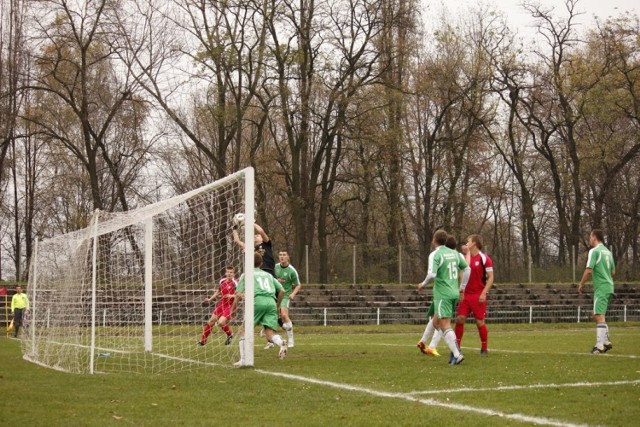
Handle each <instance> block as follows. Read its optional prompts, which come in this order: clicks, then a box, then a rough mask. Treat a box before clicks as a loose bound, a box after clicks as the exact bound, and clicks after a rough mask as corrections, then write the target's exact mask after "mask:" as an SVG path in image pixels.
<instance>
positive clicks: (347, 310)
mask: <svg viewBox="0 0 640 427" xmlns="http://www.w3.org/2000/svg"><path fill="white" fill-rule="evenodd" d="M432 299H433V287H432V286H429V287H428V288H427V289H424V290H422V291H421V292H418V290H417V286H416V285H414V284H406V285H399V284H394V285H366V284H365V285H307V286H303V289H302V292H301V293H300V294H299V295H298V297H297V298H296V301H295V302H294V304H293V305H292V312H291V313H292V316H293V317H294V318H296V322H297V323H303V324H306V323H310V324H313V323H318V322H320V321H321V320H322V318H323V311H325V310H326V311H328V312H329V313H330V317H331V319H332V323H336V321H338V322H344V323H351V324H354V323H355V324H357V323H368V322H369V323H370V322H371V321H372V316H376V311H377V310H376V308H379V309H380V310H379V312H382V313H383V314H384V315H383V316H382V317H383V318H382V319H377V318H376V319H375V320H376V321H379V322H380V323H394V322H407V323H421V322H424V318H425V311H426V309H427V307H428V306H429V304H430V303H431V301H432ZM592 304H593V287H592V286H591V284H588V285H587V286H586V287H585V289H584V293H583V294H579V293H578V287H577V285H576V284H566V283H564V284H556V283H554V284H522V283H521V284H496V285H494V286H493V288H492V289H491V292H490V295H489V310H490V312H491V313H496V314H497V311H501V312H503V313H507V314H506V315H507V316H508V313H509V310H514V313H515V310H519V311H520V312H521V311H522V309H529V308H531V307H535V308H541V307H545V308H548V309H549V311H550V312H551V313H554V312H555V311H556V309H557V311H559V312H562V311H566V310H567V309H570V308H577V307H583V310H584V316H587V317H588V313H589V310H590V307H591V305H592ZM624 305H631V306H634V307H638V306H640V284H637V283H636V284H630V283H622V284H616V287H615V295H614V298H613V301H612V302H611V304H610V306H624ZM552 316H556V315H555V314H553V315H552ZM558 316H564V314H562V315H558ZM570 316H571V315H570ZM387 317H389V318H390V317H392V320H389V321H386V320H385V318H387ZM299 321H302V322H299Z"/></svg>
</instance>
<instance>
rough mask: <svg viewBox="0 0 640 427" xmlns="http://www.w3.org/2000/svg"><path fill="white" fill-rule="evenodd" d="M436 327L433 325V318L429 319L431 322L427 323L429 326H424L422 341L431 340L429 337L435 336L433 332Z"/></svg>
mask: <svg viewBox="0 0 640 427" xmlns="http://www.w3.org/2000/svg"><path fill="white" fill-rule="evenodd" d="M435 329H436V328H435V327H434V326H433V318H432V319H429V323H427V327H426V328H424V333H423V334H422V339H421V340H420V341H422V342H423V343H426V342H427V341H428V340H429V338H431V337H432V336H433V332H434V331H435ZM429 347H431V346H429Z"/></svg>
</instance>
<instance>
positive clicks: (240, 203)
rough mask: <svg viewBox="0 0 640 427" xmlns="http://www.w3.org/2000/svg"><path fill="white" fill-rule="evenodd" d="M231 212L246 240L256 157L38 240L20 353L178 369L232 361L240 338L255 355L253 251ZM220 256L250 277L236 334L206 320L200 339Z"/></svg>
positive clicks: (66, 364) (102, 368)
mask: <svg viewBox="0 0 640 427" xmlns="http://www.w3.org/2000/svg"><path fill="white" fill-rule="evenodd" d="M238 213H244V215H245V226H244V233H241V236H242V237H241V238H242V239H243V240H244V245H245V247H246V248H253V244H254V230H253V226H254V214H255V205H254V171H253V168H246V169H243V170H241V171H238V172H236V173H234V174H232V175H229V176H227V177H225V178H222V179H220V180H217V181H215V182H213V183H211V184H208V185H206V186H203V187H201V188H198V189H195V190H192V191H189V192H187V193H184V194H181V195H178V196H174V197H171V198H168V199H166V200H162V201H160V202H157V203H153V204H151V205H148V206H144V207H141V208H138V209H135V210H131V211H126V212H117V213H107V212H102V211H96V212H95V213H94V215H93V218H92V219H91V223H90V224H89V226H88V227H86V228H85V229H82V230H78V231H74V232H72V233H68V234H65V235H61V236H57V237H54V238H51V239H47V240H43V241H38V242H36V245H35V250H34V255H33V257H32V261H31V265H30V274H29V278H30V279H29V285H28V287H27V294H28V295H29V298H30V300H31V301H32V309H31V311H30V312H29V313H27V314H26V316H25V329H24V332H25V339H23V340H22V350H23V355H24V358H25V359H27V360H30V361H32V362H34V363H37V364H40V365H43V366H48V367H51V368H55V369H59V370H63V371H67V372H74V373H94V372H153V373H161V372H179V371H180V370H193V369H206V368H211V367H212V366H229V367H230V366H232V365H233V363H234V362H236V361H237V360H239V358H240V357H239V354H240V351H239V348H238V342H244V343H245V349H244V350H245V351H244V354H245V357H244V362H245V365H247V366H253V361H254V347H253V345H254V343H253V341H254V339H253V335H254V334H253V331H254V326H253V311H254V310H253V251H251V250H249V251H242V250H241V249H240V248H239V247H238V246H237V245H236V244H235V242H234V241H233V238H232V233H231V230H232V224H233V217H234V215H236V214H238ZM228 266H229V267H234V269H235V273H236V276H235V277H236V279H238V277H239V276H240V274H242V273H244V274H245V276H246V283H247V288H246V292H245V298H244V299H242V300H241V302H240V303H239V306H238V310H237V315H236V317H235V318H232V319H230V321H229V323H228V326H229V329H230V331H231V333H232V338H229V339H228V335H227V334H226V333H225V332H224V331H223V329H222V328H220V327H218V326H217V325H214V326H213V327H212V328H211V331H210V335H208V336H207V339H206V344H205V345H204V346H198V345H196V343H198V342H199V341H201V338H202V337H205V336H206V334H205V333H204V332H205V329H206V328H205V325H206V324H207V322H208V321H209V318H210V317H211V315H212V312H213V310H214V307H215V304H216V303H217V302H218V301H214V302H213V303H212V305H211V306H205V304H204V299H205V298H206V297H210V296H211V295H212V294H213V293H214V291H215V289H216V288H217V287H218V285H219V283H220V280H221V278H223V277H224V273H225V268H226V267H228ZM242 333H244V335H245V340H244V341H240V340H239V337H240V335H241V334H242Z"/></svg>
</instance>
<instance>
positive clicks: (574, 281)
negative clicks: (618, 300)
mask: <svg viewBox="0 0 640 427" xmlns="http://www.w3.org/2000/svg"><path fill="white" fill-rule="evenodd" d="M571 267H572V268H573V276H572V277H573V283H576V247H575V246H574V247H572V248H571Z"/></svg>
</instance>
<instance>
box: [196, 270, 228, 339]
mask: <svg viewBox="0 0 640 427" xmlns="http://www.w3.org/2000/svg"><path fill="white" fill-rule="evenodd" d="M235 275H236V270H235V268H234V267H232V266H228V267H227V268H226V269H225V277H224V278H222V279H221V280H220V285H219V286H218V289H216V291H215V292H214V293H213V295H211V297H210V298H206V299H205V300H204V301H203V304H206V305H209V304H211V303H212V302H213V301H215V299H216V298H217V297H220V300H219V301H218V303H217V304H216V308H215V309H214V310H213V313H211V318H210V319H209V322H207V324H206V325H205V326H204V330H203V331H202V338H200V341H198V342H197V343H196V345H197V346H199V347H202V346H204V345H205V344H206V343H207V338H209V335H210V334H211V329H212V328H213V326H214V325H216V324H217V325H218V326H219V327H220V329H222V330H223V331H224V333H225V334H226V335H227V338H226V340H225V342H224V345H229V344H231V340H232V339H233V333H232V332H231V328H229V320H231V307H232V306H233V300H234V299H235V297H236V286H237V285H238V282H237V280H236V278H235Z"/></svg>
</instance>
